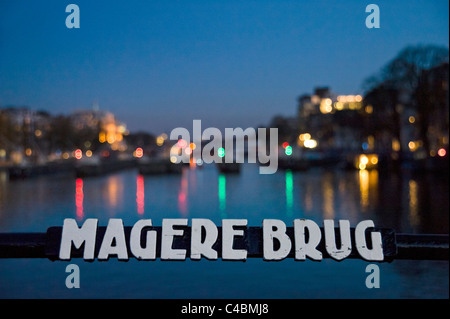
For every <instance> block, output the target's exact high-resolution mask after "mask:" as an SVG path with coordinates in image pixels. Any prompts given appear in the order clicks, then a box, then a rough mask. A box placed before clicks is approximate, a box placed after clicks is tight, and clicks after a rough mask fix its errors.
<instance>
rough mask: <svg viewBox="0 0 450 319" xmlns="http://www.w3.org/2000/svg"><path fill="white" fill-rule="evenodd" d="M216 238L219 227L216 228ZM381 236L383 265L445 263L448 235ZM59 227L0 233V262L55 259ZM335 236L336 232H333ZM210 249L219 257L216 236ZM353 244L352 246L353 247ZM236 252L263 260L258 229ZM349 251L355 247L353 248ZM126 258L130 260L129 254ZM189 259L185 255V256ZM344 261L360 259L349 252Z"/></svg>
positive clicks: (185, 241) (185, 242)
mask: <svg viewBox="0 0 450 319" xmlns="http://www.w3.org/2000/svg"><path fill="white" fill-rule="evenodd" d="M184 228H185V230H186V231H185V232H184V235H183V236H177V237H178V238H177V239H174V243H173V244H174V247H175V246H176V247H177V248H185V249H187V251H188V253H189V243H190V231H188V230H189V228H190V227H188V226H186V227H184ZM105 229H106V227H98V231H97V242H96V254H97V253H98V249H99V245H100V242H101V239H102V238H103V235H104V232H105ZM150 229H152V230H156V232H157V238H158V239H157V241H159V242H160V240H161V227H150ZM218 229H219V234H220V232H221V227H218ZM375 230H377V231H380V233H381V234H382V241H383V253H384V257H385V259H384V261H392V260H396V259H409V260H448V259H449V253H448V251H449V235H448V234H443V235H440V234H396V233H395V232H394V231H393V230H391V229H384V228H375ZM130 231H131V227H125V236H126V238H127V241H128V239H129V235H130ZM61 233H62V227H50V228H49V229H48V230H47V232H46V233H0V258H48V259H50V260H58V259H59V247H60V241H61ZM286 233H287V234H288V235H289V236H290V237H291V238H293V228H292V227H288V229H287V232H286ZM336 234H337V236H338V234H339V232H338V231H337V232H336ZM218 238H219V239H218V240H217V242H216V243H215V244H214V246H213V248H214V249H216V250H217V251H218V254H219V256H220V253H221V248H220V247H221V245H220V236H218ZM353 244H354V243H353ZM235 245H236V249H239V248H241V249H242V248H245V249H247V251H248V255H247V256H248V257H249V258H263V249H262V228H261V227H247V228H246V231H245V234H244V236H243V238H242V239H241V240H237V242H236V243H235ZM158 247H159V246H158V245H157V250H156V256H157V257H160V253H161V251H160V248H158ZM353 247H355V246H354V245H353ZM317 249H318V250H320V251H321V252H322V253H323V258H330V256H329V255H328V253H327V252H326V249H325V244H324V240H323V238H322V241H321V242H320V243H319V245H318V246H317ZM293 250H294V249H292V251H291V252H290V253H289V254H288V256H287V257H288V258H293V257H294V251H293ZM130 256H132V255H131V254H130ZM188 256H189V254H188ZM71 257H72V258H82V251H81V249H78V250H77V249H74V250H73V251H72V255H71ZM348 258H361V257H360V256H359V255H358V253H357V252H356V251H355V249H353V251H352V253H351V255H350V256H349V257H348Z"/></svg>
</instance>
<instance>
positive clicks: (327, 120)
mask: <svg viewBox="0 0 450 319" xmlns="http://www.w3.org/2000/svg"><path fill="white" fill-rule="evenodd" d="M370 113H371V110H370V109H367V110H366V109H364V108H363V98H362V96H360V95H337V94H334V93H332V92H331V91H330V89H329V88H326V87H325V88H316V89H315V91H314V94H312V95H307V94H306V95H302V96H300V98H299V99H298V129H299V133H300V135H299V140H298V144H299V146H306V147H307V148H311V147H308V146H309V145H310V146H313V145H314V148H316V149H317V150H320V151H321V152H326V153H330V154H331V153H335V154H339V153H342V152H358V151H361V150H362V148H363V147H364V146H365V145H366V144H364V143H366V138H365V136H364V118H365V117H366V116H367V114H370ZM305 139H306V141H311V140H312V141H314V142H306V144H305ZM366 147H368V146H366Z"/></svg>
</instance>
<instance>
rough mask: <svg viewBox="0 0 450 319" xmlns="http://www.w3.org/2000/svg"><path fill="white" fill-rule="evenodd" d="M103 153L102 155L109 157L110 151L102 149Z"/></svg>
mask: <svg viewBox="0 0 450 319" xmlns="http://www.w3.org/2000/svg"><path fill="white" fill-rule="evenodd" d="M101 155H102V157H108V156H109V151H102V153H101Z"/></svg>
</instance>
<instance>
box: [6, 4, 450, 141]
mask: <svg viewBox="0 0 450 319" xmlns="http://www.w3.org/2000/svg"><path fill="white" fill-rule="evenodd" d="M70 3H75V4H77V5H78V6H79V8H80V17H81V28H80V29H68V28H66V25H65V20H66V17H67V15H68V13H66V12H65V8H66V6H67V5H68V4H70ZM370 3H376V4H378V6H379V7H380V12H381V28H380V29H367V28H366V26H365V19H366V17H367V15H368V13H366V12H365V8H366V5H368V4H370ZM448 12H449V2H448V1H447V0H431V1H430V0H424V1H414V0H412V1H411V0H408V1H405V0H401V1H378V0H374V1H356V0H355V1H300V0H297V1H264V0H260V1H242V0H241V1H234V0H226V1H225V0H222V1H212V0H211V1H205V0H203V1H172V0H165V1H143V0H142V1H134V0H127V1H99V0H95V1H85V0H71V1H63V0H53V1H44V0H33V1H30V0H0V107H5V106H8V105H16V106H29V107H30V108H31V109H34V110H41V109H42V110H47V111H49V112H50V113H52V114H59V113H63V114H69V113H70V112H72V111H74V110H76V109H90V108H92V105H93V103H98V104H99V106H100V109H102V110H108V111H111V112H113V113H114V114H116V116H117V117H118V118H119V119H120V120H122V121H124V122H125V123H126V124H127V125H128V128H129V129H130V130H131V131H137V130H146V131H149V132H152V133H155V134H159V133H161V132H163V131H166V132H170V130H171V129H172V128H174V127H177V126H183V127H187V128H190V127H192V120H193V119H201V120H202V126H203V128H206V127H208V126H215V127H218V128H220V129H223V128H224V127H242V128H246V127H249V126H257V125H259V124H263V125H267V124H269V122H270V119H271V118H272V117H273V116H274V115H276V114H281V115H285V116H293V115H294V114H295V112H296V107H297V98H298V96H299V95H301V94H305V93H312V91H313V89H314V88H315V87H317V86H329V87H330V88H331V89H332V91H333V92H335V93H337V94H362V93H363V91H362V83H363V80H364V79H365V78H367V77H368V76H370V75H372V74H374V73H376V72H377V71H378V70H379V69H380V68H381V67H382V66H383V65H384V64H385V63H387V62H388V61H389V60H390V59H392V58H394V57H395V56H396V55H397V54H398V53H399V51H400V50H401V49H403V48H404V47H405V46H407V45H416V44H435V45H444V46H446V47H448V46H449V28H448V24H449V13H448Z"/></svg>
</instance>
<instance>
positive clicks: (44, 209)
mask: <svg viewBox="0 0 450 319" xmlns="http://www.w3.org/2000/svg"><path fill="white" fill-rule="evenodd" d="M448 208H449V207H448V178H447V179H445V178H444V179H443V180H441V179H438V178H436V177H432V176H412V175H407V174H404V175H384V174H380V173H379V172H377V171H332V170H310V171H306V172H291V171H279V172H277V173H276V174H274V175H259V174H258V170H257V168H256V167H255V166H252V165H244V167H243V169H242V172H241V173H240V174H219V173H218V172H217V171H216V169H215V168H214V167H213V166H206V167H204V168H202V169H199V168H195V169H193V168H191V169H189V168H188V167H186V169H185V170H184V171H183V173H182V174H181V175H167V176H148V175H147V176H142V175H139V174H137V172H136V171H134V170H130V171H124V172H120V173H117V174H113V175H109V176H101V177H93V178H83V179H75V178H67V177H46V178H36V179H30V180H19V181H13V182H8V181H7V180H6V179H2V178H0V232H45V230H46V228H47V227H50V226H60V225H62V222H63V219H64V218H76V219H77V220H78V221H79V222H82V221H83V220H85V219H86V218H98V219H99V223H100V224H101V225H106V223H107V221H108V219H109V218H122V219H123V220H124V224H125V225H132V224H133V223H134V222H135V221H136V220H138V219H141V218H151V219H152V220H153V224H154V225H160V224H161V219H162V218H209V219H211V220H213V221H214V222H215V223H216V224H217V225H220V221H221V219H224V218H246V219H248V221H249V222H248V223H249V225H250V226H260V225H261V223H262V219H264V218H276V219H281V220H284V221H285V222H286V223H287V224H288V226H292V220H293V219H294V218H310V219H313V220H315V221H316V222H317V223H319V224H321V223H322V221H323V219H326V218H327V219H328V218H331V219H335V220H338V219H344V218H345V219H349V220H350V223H351V224H352V226H353V225H355V224H356V223H357V222H359V221H361V220H363V219H373V220H374V222H375V225H377V226H380V227H389V228H394V229H395V230H396V231H398V232H403V233H448ZM72 262H75V263H77V264H79V265H80V268H81V271H82V278H83V280H84V281H83V283H84V285H83V286H82V287H83V288H84V289H80V290H79V291H77V292H69V291H68V290H67V289H66V288H65V286H64V280H65V275H66V274H65V272H64V268H65V266H66V263H62V262H55V263H52V262H50V261H47V260H0V297H13V298H14V297H36V296H43V297H60V296H61V297H72V296H73V297H102V298H103V297H148V298H150V297H155V298H156V297H159V298H215V297H217V298H234V297H243V298H266V297H267V298H320V297H322V298H334V297H343V298H347V297H348V298H379V297H380V298H386V297H387V298H396V297H399V298H408V297H418V298H420V297H425V298H448V262H431V261H394V262H393V263H391V264H385V263H383V264H380V269H381V275H382V279H381V282H382V288H380V289H378V290H376V291H375V290H369V289H367V288H366V287H365V285H364V280H365V276H366V273H365V266H366V265H367V263H366V262H363V261H357V260H345V261H343V262H339V263H338V262H335V261H332V260H324V261H322V262H320V263H316V262H311V261H306V262H295V261H293V260H284V261H282V262H277V263H267V262H264V261H262V260H248V261H247V262H246V263H230V262H222V261H215V262H212V261H203V260H202V261H200V262H191V261H189V260H188V261H186V262H184V263H170V262H161V261H155V262H137V261H134V260H131V261H130V262H128V263H122V262H117V261H115V260H110V261H109V262H107V263H99V262H94V263H84V262H83V261H82V260H73V261H72ZM36 274H39V276H37V275H36ZM55 274H56V275H55ZM91 280H92V281H91ZM261 281H264V282H265V283H266V284H265V285H260V282H261ZM305 285H308V289H305V288H304V287H305ZM49 287H50V288H49ZM127 287H128V288H127ZM217 287H221V288H220V290H219V289H217ZM302 287H303V288H302ZM116 288H117V290H115V289H116ZM336 290H339V296H336V293H335V291H336ZM105 291H107V292H105Z"/></svg>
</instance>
